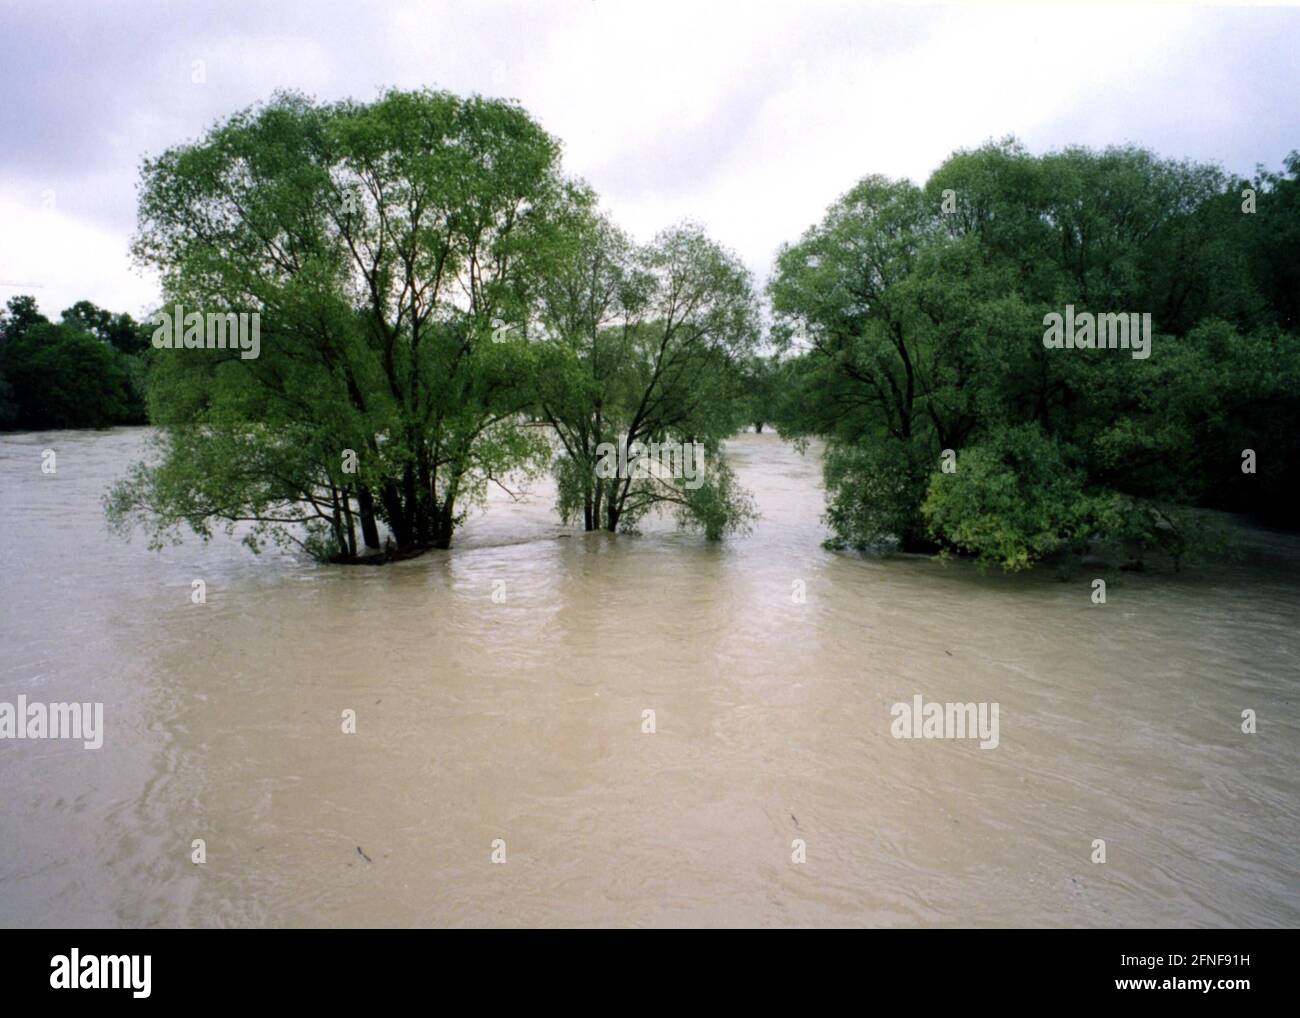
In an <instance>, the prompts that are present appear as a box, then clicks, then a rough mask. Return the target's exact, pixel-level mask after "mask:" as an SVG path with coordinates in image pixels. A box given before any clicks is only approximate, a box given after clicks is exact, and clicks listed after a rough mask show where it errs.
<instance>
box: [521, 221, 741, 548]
mask: <svg viewBox="0 0 1300 1018" xmlns="http://www.w3.org/2000/svg"><path fill="white" fill-rule="evenodd" d="M571 215H572V217H573V219H574V221H575V222H576V223H577V224H578V228H577V229H576V230H575V231H574V232H573V235H572V236H573V242H572V243H571V244H570V246H569V247H568V249H567V254H566V257H565V258H564V259H563V260H562V261H561V262H560V263H559V264H557V265H556V266H555V268H554V270H553V271H552V272H551V273H550V274H549V275H548V276H547V277H546V279H545V281H544V282H543V284H542V287H541V290H540V295H541V311H540V325H541V339H542V341H541V343H540V344H539V346H538V349H539V352H540V357H541V359H540V364H539V372H538V383H537V393H538V396H537V401H538V406H539V408H540V414H541V416H542V418H543V419H544V420H545V421H546V422H547V423H549V424H550V425H551V427H552V428H553V429H554V431H555V434H556V436H557V439H558V442H559V446H560V452H559V455H558V456H557V458H556V462H555V475H556V479H557V481H558V486H559V510H560V513H561V516H562V517H563V518H564V519H565V520H566V521H567V520H571V519H576V518H581V519H582V521H583V524H584V526H585V527H586V529H587V530H594V529H597V528H600V527H604V528H605V529H607V530H609V531H615V530H618V529H619V528H620V527H623V528H628V527H632V526H634V525H635V524H636V522H637V520H639V519H640V518H642V517H643V516H644V515H645V514H646V513H647V512H649V511H650V510H651V509H653V508H655V507H657V506H662V507H668V508H672V509H674V510H675V511H676V514H677V518H678V521H679V522H680V523H681V524H682V525H683V526H697V527H699V528H701V529H702V530H703V531H704V532H705V534H706V535H707V536H708V537H709V538H718V537H720V536H722V535H723V534H724V533H726V532H727V531H729V530H734V529H743V528H744V527H745V526H747V525H748V522H749V521H750V520H751V519H752V517H753V515H754V513H753V506H752V501H751V500H750V498H749V496H748V495H747V493H745V492H744V491H743V490H742V489H741V488H740V487H739V486H738V485H737V484H736V482H735V478H734V475H733V474H732V472H731V470H730V468H729V466H728V465H727V463H726V461H725V459H724V458H723V456H722V449H721V441H722V439H723V438H725V437H726V436H727V435H729V434H731V433H732V432H733V431H734V430H735V421H736V416H737V412H738V409H739V407H740V404H741V401H742V398H743V380H742V378H741V370H740V369H741V366H742V364H743V363H744V361H745V359H746V358H747V357H748V356H750V355H751V351H752V350H753V347H754V344H755V342H756V338H757V335H758V326H757V311H756V307H755V299H754V295H753V291H752V287H751V283H750V279H749V274H748V273H747V271H746V270H745V269H744V267H743V266H742V265H741V264H740V262H739V260H738V259H737V258H736V257H735V256H734V255H732V254H731V253H729V252H727V251H725V250H723V249H722V248H721V247H719V246H718V245H717V244H716V243H714V242H713V241H711V240H710V239H709V238H708V237H706V236H705V235H704V233H703V232H702V231H701V230H700V229H699V228H698V227H695V226H691V225H683V226H677V227H674V228H672V229H669V230H666V231H664V232H663V233H661V234H660V235H659V236H658V237H656V238H655V239H654V240H653V241H652V242H651V243H650V244H648V245H646V246H645V247H640V248H638V247H637V246H636V245H634V244H632V243H631V242H630V241H629V240H628V238H627V237H626V236H625V235H624V234H622V233H621V232H620V231H619V230H618V229H617V228H616V227H614V226H613V225H612V224H610V223H609V222H608V221H607V220H605V219H603V218H601V217H599V216H597V215H595V214H594V213H592V212H591V211H590V209H589V208H586V207H585V206H583V205H582V204H581V203H580V204H578V205H575V206H574V207H573V209H572V211H571ZM649 443H655V444H656V445H660V444H670V445H671V446H672V448H673V449H674V450H677V449H680V452H678V453H675V455H677V456H679V457H685V456H686V455H687V454H688V452H687V449H686V446H688V445H695V446H697V448H698V450H699V452H697V453H694V455H696V456H700V454H702V462H700V461H699V460H698V459H693V460H692V461H691V464H692V465H687V464H686V463H683V462H680V460H679V461H678V464H676V465H677V467H678V469H676V470H672V469H659V470H655V469H650V468H648V467H646V468H638V467H637V466H636V465H635V463H629V464H628V466H627V468H626V469H621V470H619V471H617V472H612V471H611V470H610V469H608V467H610V466H611V465H613V463H614V459H613V455H612V454H613V452H614V451H616V450H618V449H620V448H626V449H628V450H629V451H630V453H631V454H633V458H635V453H636V451H637V450H638V448H639V447H643V446H645V447H648V446H649ZM624 459H626V457H624ZM661 465H663V464H662V459H661ZM692 466H698V468H699V470H700V471H702V472H696V471H695V470H693V469H692ZM692 472H696V476H695V477H690V476H688V474H690V473H692Z"/></svg>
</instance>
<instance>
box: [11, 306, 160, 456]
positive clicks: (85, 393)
mask: <svg viewBox="0 0 1300 1018" xmlns="http://www.w3.org/2000/svg"><path fill="white" fill-rule="evenodd" d="M82 305H85V306H86V307H94V305H91V304H89V303H88V302H84V301H83V302H82V304H79V305H77V307H81V306H82ZM103 314H104V315H105V316H106V317H107V318H108V319H109V321H110V322H112V321H116V322H118V323H119V324H120V325H122V326H123V327H125V323H130V325H131V327H134V323H133V322H131V318H130V316H129V315H119V316H112V315H110V314H109V313H108V312H103ZM143 370H144V369H143V364H142V362H141V361H140V359H139V358H138V357H135V356H131V355H129V354H128V353H127V352H125V351H124V350H122V349H121V348H120V347H117V346H114V345H111V344H110V342H109V339H108V338H107V337H106V336H102V335H98V334H96V333H94V332H93V331H91V329H90V328H88V327H86V326H85V323H84V322H82V321H81V320H80V319H77V318H76V317H75V316H70V315H69V313H68V312H65V313H64V320H63V322H62V323H60V324H55V323H52V322H50V321H49V320H48V319H46V318H45V317H44V316H43V315H41V314H40V312H39V311H37V310H36V302H35V301H34V300H33V299H32V298H31V297H26V296H23V297H15V298H13V299H12V300H10V301H9V304H8V308H7V313H0V428H9V429H23V430H43V429H47V428H106V427H110V426H112V425H115V424H138V423H141V422H142V421H143V420H144V404H143V400H142V394H141V389H140V379H141V377H142V374H143Z"/></svg>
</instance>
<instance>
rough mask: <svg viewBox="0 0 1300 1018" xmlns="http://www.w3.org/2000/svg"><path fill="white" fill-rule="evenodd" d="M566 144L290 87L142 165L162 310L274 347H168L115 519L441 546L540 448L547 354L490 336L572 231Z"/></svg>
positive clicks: (360, 551) (464, 117)
mask: <svg viewBox="0 0 1300 1018" xmlns="http://www.w3.org/2000/svg"><path fill="white" fill-rule="evenodd" d="M558 158H559V146H558V144H557V143H556V142H555V141H554V139H552V138H551V137H550V136H549V135H547V134H546V133H545V132H544V131H543V130H542V129H541V128H540V127H539V126H538V125H537V124H536V123H535V122H534V121H533V120H532V119H531V118H530V117H528V115H527V114H526V113H525V112H524V111H523V110H521V109H519V108H518V107H517V106H515V105H513V104H511V103H507V102H500V101H493V100H486V99H482V98H477V97H473V98H468V99H462V98H459V97H456V96H453V95H450V94H448V93H443V92H432V91H420V92H399V91H391V92H389V93H387V94H386V95H384V96H383V97H382V98H380V99H379V100H378V101H376V102H374V103H371V104H358V103H353V102H339V103H334V104H329V105H317V104H315V103H312V102H311V101H309V100H307V99H305V98H303V97H301V96H297V95H290V94H284V95H278V96H276V97H275V98H274V99H273V100H272V101H271V102H269V103H267V104H265V105H263V106H259V107H255V108H253V109H249V110H246V111H243V112H241V113H238V114H236V115H234V116H233V117H231V118H229V119H228V120H227V121H225V122H224V123H221V124H218V125H217V126H216V127H214V128H213V129H212V130H211V131H210V132H209V134H208V135H207V136H206V137H205V138H203V139H202V140H200V141H199V142H197V143H195V144H192V145H185V146H180V147H178V148H175V149H171V150H169V151H167V152H165V153H163V154H162V155H160V156H159V157H157V158H156V159H153V160H150V161H148V162H147V163H146V164H145V167H144V171H143V186H142V189H141V200H140V212H139V220H140V225H139V232H138V234H137V237H136V241H135V253H136V256H137V257H138V259H139V260H140V261H141V262H142V263H144V264H147V265H150V266H153V267H155V268H156V269H157V270H158V271H159V272H160V274H161V276H162V279H163V283H164V290H165V293H166V297H167V304H168V306H170V305H171V304H173V303H176V302H179V303H182V304H183V305H184V306H185V307H186V308H188V309H191V310H199V311H201V312H206V313H226V312H232V313H239V312H244V313H257V314H258V315H260V322H261V344H260V345H261V351H260V356H258V357H257V358H249V359H245V358H242V357H241V356H240V355H239V352H238V351H234V350H217V349H199V350H189V349H178V350H159V351H157V352H156V356H155V357H154V367H153V370H152V372H151V375H150V381H149V406H150V411H151V416H152V419H153V420H154V421H155V422H156V423H158V424H159V425H161V426H163V427H164V428H165V433H164V435H163V438H162V440H161V445H160V449H159V453H160V459H159V461H158V462H156V463H154V464H151V465H150V466H149V467H147V468H144V469H141V470H138V471H136V472H135V473H134V474H133V475H132V476H131V477H130V478H128V479H127V480H125V481H124V482H123V484H122V485H121V486H120V487H119V489H118V490H117V491H116V492H115V493H114V494H113V496H112V499H111V507H112V515H113V517H114V519H115V520H116V521H117V522H119V523H125V522H127V521H132V522H137V523H141V524H144V525H145V526H147V527H151V528H153V529H154V531H155V536H157V535H158V534H159V533H160V532H162V531H165V530H167V529H168V528H172V527H176V526H185V527H189V528H190V529H193V530H195V531H196V532H198V533H200V534H206V533H208V532H209V528H210V527H211V526H212V525H213V524H219V525H225V526H227V527H233V526H235V525H236V524H239V523H245V522H248V523H250V524H251V525H252V527H253V530H254V532H256V533H259V534H261V533H265V534H267V535H270V536H274V537H275V538H276V539H277V540H289V541H296V542H298V543H300V544H302V545H303V546H304V547H308V548H309V550H311V551H313V553H316V554H322V553H325V554H327V555H328V556H329V557H335V558H339V559H344V560H354V559H357V558H360V557H363V556H365V555H366V554H367V553H370V554H375V553H379V552H380V542H381V535H380V531H379V525H380V524H381V523H382V524H383V525H385V526H386V528H387V530H388V534H389V548H390V551H391V554H393V555H398V556H401V555H408V554H414V553H417V552H419V551H421V550H423V549H426V548H429V547H446V546H447V545H448V544H449V543H450V541H451V537H452V533H453V531H454V529H455V527H456V526H457V525H458V523H459V522H460V521H461V520H462V518H463V516H464V511H465V507H466V506H467V505H469V504H472V503H473V502H474V501H475V500H478V499H481V498H482V497H483V493H484V491H485V488H486V485H487V484H489V483H491V482H492V481H501V480H503V479H504V478H505V477H506V475H507V474H509V473H510V472H512V471H513V470H516V469H519V468H522V469H524V470H528V469H530V468H532V469H535V467H536V464H537V462H538V461H539V459H540V458H544V456H545V454H546V446H545V443H544V442H543V441H542V440H541V438H540V436H538V435H537V434H536V432H535V430H531V431H530V430H528V429H527V423H528V422H527V421H526V419H525V417H524V411H525V409H526V408H527V406H528V405H529V403H530V401H531V399H532V394H531V391H530V390H529V387H528V385H527V382H528V380H529V378H530V373H531V370H532V358H531V356H530V354H529V352H528V351H527V349H526V348H523V347H521V346H520V345H519V344H514V343H502V344H497V343H494V342H493V334H494V332H495V331H496V329H497V327H498V325H499V324H500V323H502V322H503V321H505V322H509V321H518V320H521V319H523V318H525V317H526V311H527V308H528V306H529V302H530V301H531V300H532V294H533V291H534V290H535V288H536V287H537V285H538V281H539V279H540V278H541V277H542V275H543V274H544V273H545V271H546V270H547V268H548V266H549V265H550V263H551V261H552V260H553V258H554V257H555V252H556V251H557V250H559V249H560V247H561V246H562V244H563V226H564V223H563V222H562V220H561V218H560V216H559V214H558V213H559V210H560V206H561V201H560V200H561V198H562V196H563V195H564V194H565V193H566V190H567V188H566V185H565V183H564V181H563V180H562V178H561V177H560V175H559V167H558ZM195 435H198V436H201V437H200V438H198V439H196V438H195V437H194V436H195ZM209 442H215V443H216V449H217V450H220V451H219V453H218V452H217V451H214V448H213V446H212V445H210V444H206V443H209ZM349 454H355V466H356V469H355V471H351V470H348V469H345V468H344V466H343V464H344V462H345V461H346V459H347V457H348V455H349ZM218 455H220V456H225V457H235V458H237V459H238V460H239V462H238V464H233V463H232V464H228V465H226V466H224V467H223V466H221V465H220V464H219V463H217V462H216V460H215V459H214V457H216V456H218ZM218 482H220V483H218ZM309 521H314V522H312V523H311V526H312V527H314V528H315V529H316V531H318V532H315V533H308V534H307V535H306V537H304V536H303V531H304V528H307V526H308V522H309ZM322 528H323V530H322ZM358 529H359V530H360V541H358V534H357V530H358ZM322 533H324V535H325V536H324V537H322Z"/></svg>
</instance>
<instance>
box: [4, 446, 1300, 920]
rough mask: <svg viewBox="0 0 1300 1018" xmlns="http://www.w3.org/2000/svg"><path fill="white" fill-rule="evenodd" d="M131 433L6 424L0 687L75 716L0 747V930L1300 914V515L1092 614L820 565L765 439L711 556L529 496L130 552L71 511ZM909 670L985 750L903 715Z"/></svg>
mask: <svg viewBox="0 0 1300 1018" xmlns="http://www.w3.org/2000/svg"><path fill="white" fill-rule="evenodd" d="M145 436H146V432H145V431H144V430H142V429H119V430H115V431H110V432H100V433H71V432H65V433H48V434H21V435H8V436H0V520H3V522H4V526H5V532H4V543H3V552H2V553H0V554H2V561H0V701H8V702H15V701H16V699H17V697H18V696H19V695H20V694H22V695H25V696H26V697H27V698H28V700H29V701H35V700H39V701H43V702H54V701H73V700H75V701H97V702H102V703H103V704H104V726H105V732H104V743H103V747H102V748H100V749H98V750H87V749H84V748H82V745H81V743H80V742H72V741H66V740H62V741H60V740H43V741H39V740H15V739H7V740H4V741H0V777H2V779H3V788H4V794H3V798H2V799H0V925H3V926H100V925H107V926H157V925H163V926H191V925H193V926H247V925H252V926H260V925H276V926H280V925H288V926H315V925H346V926H375V925H379V926H406V925H439V926H443V925H445V926H496V925H565V926H568V925H758V926H785V925H794V926H811V925H863V924H867V925H886V926H917V925H936V924H937V925H947V926H966V925H977V926H985V925H998V926H1001V925H1033V926H1040V925H1041V926H1057V925H1062V926H1065V925H1068V926H1152V925H1154V926H1296V925H1298V924H1300V719H1298V716H1297V707H1298V706H1300V568H1298V567H1300V538H1298V537H1296V536H1294V535H1285V534H1280V533H1274V532H1269V531H1263V530H1254V529H1243V530H1242V532H1241V534H1240V538H1241V544H1242V555H1241V556H1240V557H1239V559H1238V560H1236V561H1233V562H1231V563H1229V564H1212V565H1204V566H1199V567H1195V568H1193V569H1190V570H1187V571H1184V573H1183V574H1181V575H1177V576H1174V575H1156V574H1144V575H1130V574H1124V575H1123V576H1122V578H1115V577H1112V578H1111V581H1112V582H1110V586H1109V589H1108V597H1107V603H1105V604H1104V605H1099V604H1093V603H1092V600H1091V596H1090V595H1091V579H1092V577H1091V575H1080V576H1078V577H1077V578H1076V579H1074V580H1073V581H1070V582H1060V581H1058V580H1057V579H1056V578H1055V577H1054V576H1053V575H1052V574H1051V572H1050V571H1043V572H1042V573H1041V574H1040V573H1035V574H1034V575H1030V576H1004V575H1002V574H1001V573H1000V572H996V571H992V572H989V573H988V574H987V575H981V574H980V573H979V572H978V571H977V570H975V569H974V568H973V567H972V566H971V565H969V564H968V563H963V562H949V563H946V564H945V563H943V562H940V561H937V560H932V559H927V558H917V557H904V556H898V557H892V558H875V559H872V558H862V557H860V556H858V555H855V554H838V553H833V552H829V551H826V550H824V549H823V548H822V547H821V541H822V540H823V538H824V537H825V532H824V529H823V527H822V524H821V522H820V515H821V512H822V490H821V483H820V469H819V464H818V462H817V459H816V456H815V453H809V454H808V455H806V456H805V455H801V454H800V453H798V452H797V451H795V450H794V449H793V448H792V447H791V446H789V445H787V444H785V443H784V442H782V441H781V440H780V439H779V438H777V437H776V436H773V435H768V434H764V435H747V436H741V437H739V438H737V439H735V440H734V441H732V442H731V443H730V444H729V453H730V455H731V457H732V460H733V463H734V464H735V466H736V469H737V473H738V475H739V478H740V480H741V482H742V483H743V484H744V485H745V486H746V487H748V488H749V489H750V490H751V491H752V492H753V494H754V497H755V500H756V504H757V508H758V510H759V512H760V513H761V514H762V518H761V519H760V521H759V522H758V523H757V525H756V527H755V529H754V532H753V533H752V534H751V535H749V536H747V537H740V538H732V539H729V540H726V541H724V542H723V543H721V544H716V545H710V544H708V543H706V542H705V541H704V540H703V539H702V538H700V537H697V536H693V535H690V534H683V533H680V532H678V531H676V530H675V529H674V528H673V526H672V525H671V523H668V522H665V523H663V524H661V525H656V524H653V523H652V524H649V525H647V526H646V528H645V532H644V533H643V534H641V535H639V536H625V535H619V536H617V537H611V536H610V535H607V534H603V533H601V534H590V535H585V534H583V533H581V532H579V531H574V530H570V529H567V528H564V527H561V526H560V525H559V524H558V522H557V518H556V516H555V514H554V512H553V510H552V492H551V489H550V488H549V487H548V486H546V485H540V486H538V487H537V488H536V489H535V490H534V492H533V494H532V495H531V496H530V497H529V498H528V499H527V500H526V501H524V502H522V503H510V502H509V501H508V500H506V499H505V497H504V496H499V497H498V496H495V495H494V496H493V498H492V500H491V505H490V508H489V512H488V513H487V514H486V515H477V516H475V517H474V518H472V519H471V521H470V522H469V523H468V524H467V525H466V527H465V528H464V530H463V531H461V532H460V534H459V535H458V538H457V541H456V547H454V548H453V549H452V550H450V551H446V552H435V553H432V554H429V555H426V556H424V557H422V558H418V559H415V560H411V561H406V562H402V563H398V564H394V565H391V566H387V567H383V568H365V567H351V568H349V567H339V566H318V565H315V564H313V563H312V562H310V561H309V560H306V559H303V558H299V557H295V556H291V555H288V554H281V553H276V552H271V553H266V554H263V555H261V556H260V557H259V556H253V555H252V554H250V553H249V552H247V551H246V550H245V549H244V548H242V547H241V546H240V545H239V544H238V543H237V542H236V541H233V540H229V539H227V538H224V537H222V538H218V539H215V540H214V541H212V542H211V543H209V544H207V545H204V544H202V543H201V542H199V541H198V540H197V539H194V538H189V539H187V540H186V541H185V543H183V544H182V545H180V546H177V547H171V548H168V549H167V550H165V551H164V552H162V553H158V552H152V551H150V550H148V548H147V545H146V542H145V540H144V539H143V537H142V536H137V537H136V538H135V539H134V540H133V541H132V542H131V543H126V542H124V541H122V540H120V539H118V538H116V537H114V536H113V535H111V534H110V533H109V532H108V531H107V529H106V526H105V523H104V518H103V513H102V509H101V506H100V498H101V496H102V494H103V492H104V490H105V488H106V487H107V486H108V485H109V484H110V483H111V482H112V481H113V480H114V479H115V478H117V477H119V476H120V475H121V474H122V473H123V472H124V470H125V469H126V467H127V466H128V464H129V463H131V462H132V461H133V460H134V459H136V458H138V456H139V455H140V452H141V450H142V445H143V442H144V439H145ZM45 449H52V450H54V451H55V452H56V453H57V472H56V473H54V474H43V473H42V472H41V463H42V451H43V450H45ZM195 579H202V580H203V581H204V583H205V584H206V590H207V602H206V603H205V604H194V603H192V601H191V591H192V584H193V581H194V580H195ZM494 592H495V593H496V598H495V599H494V596H493V595H494ZM801 592H802V594H803V596H802V598H801V597H800V593H801ZM917 694H920V695H922V696H923V697H924V698H925V700H926V701H933V702H940V703H942V702H986V703H997V704H998V705H999V715H998V716H999V739H998V745H997V747H996V748H989V749H981V748H980V745H979V743H978V742H977V741H973V740H970V739H899V738H895V737H893V735H891V722H892V720H893V719H892V717H891V707H892V705H894V704H895V703H899V702H907V703H910V702H911V701H912V698H913V696H915V695H917ZM1244 710H1253V711H1254V712H1255V715H1256V718H1257V726H1258V730H1257V733H1256V734H1244V733H1243V732H1242V723H1243V722H1242V712H1243V711H1244ZM345 711H354V712H355V718H356V731H355V734H348V733H345V732H344V731H343V730H342V729H343V727H344V722H343V720H342V719H343V717H344V712H345ZM646 711H653V712H654V713H653V715H647V714H645V713H644V712H646ZM647 719H652V720H653V727H654V731H653V732H649V731H647V730H646V729H647V728H648V727H649V726H650V721H649V720H647ZM196 839H202V841H203V844H204V848H205V852H206V860H205V861H204V862H203V863H202V864H196V863H195V862H193V861H192V857H193V854H194V852H195V848H194V847H193V846H194V842H195V840H196ZM1098 841H1104V843H1105V862H1104V863H1099V862H1094V861H1093V859H1094V857H1095V856H1096V853H1097V844H1096V843H1097V842H1098ZM494 856H495V857H496V859H498V860H500V859H502V858H504V862H500V861H494ZM798 856H802V857H804V858H805V859H806V861H803V862H796V861H794V859H795V858H796V857H798Z"/></svg>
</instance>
